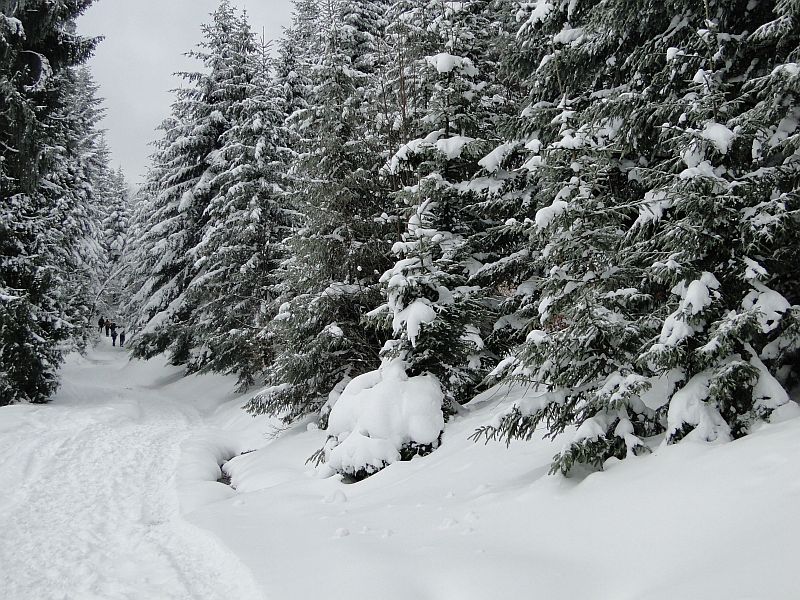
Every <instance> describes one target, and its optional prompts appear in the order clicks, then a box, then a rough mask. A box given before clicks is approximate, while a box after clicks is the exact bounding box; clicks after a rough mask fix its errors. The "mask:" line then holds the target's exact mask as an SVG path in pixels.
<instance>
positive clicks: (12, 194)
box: [0, 0, 96, 404]
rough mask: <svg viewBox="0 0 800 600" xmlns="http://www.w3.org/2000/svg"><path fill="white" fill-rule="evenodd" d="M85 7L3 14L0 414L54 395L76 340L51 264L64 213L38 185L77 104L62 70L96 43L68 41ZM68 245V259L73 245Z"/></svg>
mask: <svg viewBox="0 0 800 600" xmlns="http://www.w3.org/2000/svg"><path fill="white" fill-rule="evenodd" d="M90 3H91V2H90V0H84V1H78V2H71V3H69V4H64V3H61V2H59V3H53V2H48V1H45V0H22V1H15V2H11V3H9V2H5V3H2V10H0V107H2V110H0V197H2V199H3V201H2V202H1V203H0V404H8V403H14V402H23V401H29V402H44V401H46V400H47V399H48V397H49V396H50V395H51V394H52V392H53V391H54V390H55V388H56V386H57V377H56V369H57V367H58V365H59V363H60V360H61V348H60V344H61V343H62V342H63V341H64V340H65V339H68V337H69V335H70V333H72V332H71V330H70V328H69V327H68V326H67V325H68V321H67V320H66V316H67V315H66V313H67V312H69V311H68V310H67V307H65V306H64V305H63V304H62V301H63V300H64V295H63V294H62V292H63V291H64V290H63V287H62V283H63V281H59V277H60V276H61V275H63V272H61V273H59V270H60V267H61V266H62V265H58V264H55V265H54V264H51V263H50V262H49V261H50V260H52V259H53V256H52V254H50V253H49V249H50V244H51V240H50V239H49V234H50V231H49V229H48V227H49V226H50V225H54V224H56V225H57V221H56V220H57V219H58V217H59V211H60V210H61V208H62V207H60V206H59V205H58V204H57V200H58V199H57V198H55V197H54V196H53V195H51V194H48V193H47V191H48V188H47V185H46V184H45V183H44V179H45V178H46V177H49V176H51V175H52V171H51V169H52V168H53V167H54V162H53V161H52V160H49V158H51V157H52V156H53V153H52V149H54V148H55V146H56V144H57V143H59V142H60V141H62V140H63V137H62V138H61V139H59V137H58V136H59V135H62V134H64V133H65V132H63V131H58V129H57V127H56V128H55V129H54V128H52V127H53V126H54V125H56V126H57V124H56V123H54V122H53V119H54V117H55V115H56V114H57V113H58V111H59V109H61V110H62V114H64V112H66V110H67V108H66V105H67V104H68V103H69V102H70V100H71V99H73V98H74V97H72V96H70V94H69V92H68V91H67V90H66V89H65V87H62V86H65V84H66V83H67V82H68V80H69V77H68V76H67V75H65V74H64V73H65V70H66V69H69V68H70V67H72V66H74V65H77V64H79V63H80V62H82V61H83V60H85V59H86V58H87V57H88V56H89V54H90V53H91V52H92V49H93V47H94V45H95V43H96V40H91V39H87V38H83V37H81V36H78V35H76V34H75V32H74V19H75V18H77V17H78V16H79V15H80V14H81V13H82V12H83V11H84V10H85V9H86V8H87V7H88V6H89V4H90ZM46 147H49V148H50V149H51V151H50V152H49V153H47V152H45V153H43V152H42V149H43V148H46ZM73 231H74V230H73ZM61 232H62V231H60V230H59V231H58V234H60V233H61ZM64 241H65V242H66V243H67V244H68V246H67V247H68V248H69V249H72V250H74V249H75V248H76V244H77V243H78V240H76V239H74V238H68V239H65V240H64Z"/></svg>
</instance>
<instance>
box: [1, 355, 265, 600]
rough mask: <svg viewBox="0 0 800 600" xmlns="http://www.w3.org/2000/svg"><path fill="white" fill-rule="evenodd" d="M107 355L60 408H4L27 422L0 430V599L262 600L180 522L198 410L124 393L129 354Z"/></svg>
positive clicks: (90, 365)
mask: <svg viewBox="0 0 800 600" xmlns="http://www.w3.org/2000/svg"><path fill="white" fill-rule="evenodd" d="M104 346H105V344H103V345H102V346H101V347H100V349H99V350H98V351H95V352H93V353H92V354H91V356H92V359H91V360H89V361H84V364H82V365H80V366H78V367H74V371H73V372H72V373H70V375H71V376H70V377H69V379H68V380H66V381H67V382H66V383H65V385H64V388H63V389H62V390H61V391H60V392H59V395H58V397H57V399H56V402H54V403H53V404H52V405H47V406H39V407H33V406H18V407H11V408H10V409H6V410H11V411H17V415H18V417H19V418H20V422H19V423H15V427H13V428H11V429H10V430H8V428H7V429H6V430H3V429H0V456H2V457H3V460H2V462H0V532H2V538H0V598H2V599H3V600H117V599H119V600H134V599H136V600H139V599H141V600H173V599H175V600H177V599H192V600H195V599H198V600H206V599H208V600H216V599H220V600H222V599H226V600H227V599H236V600H250V599H253V600H255V599H258V598H262V596H261V594H260V593H259V592H258V591H257V587H256V584H255V583H254V581H253V579H252V575H251V574H250V572H249V571H247V569H246V568H245V567H244V566H243V565H241V564H240V563H239V562H238V559H236V558H235V557H234V556H233V554H231V553H230V552H229V551H228V550H227V549H226V548H225V547H224V546H223V545H222V544H221V542H219V541H217V540H216V539H215V538H214V537H213V536H212V535H211V534H209V533H207V532H204V531H203V530H200V529H198V528H197V527H195V526H193V525H191V524H189V523H187V522H186V521H184V520H183V519H182V518H181V516H180V514H179V507H178V499H177V494H176V491H175V485H174V481H175V472H176V466H177V463H178V460H179V458H180V445H181V442H182V441H183V440H185V439H186V438H187V437H188V436H189V435H190V432H191V428H192V427H193V426H194V427H196V426H197V425H198V422H199V421H200V415H199V413H198V412H197V411H196V410H194V409H192V408H191V407H187V406H185V405H181V404H180V403H179V402H176V401H175V400H172V399H170V398H169V397H166V396H165V395H163V394H159V393H157V392H154V391H153V390H144V389H142V388H138V389H137V388H136V387H130V388H125V387H124V385H125V378H124V373H123V369H124V366H125V364H126V355H125V354H123V353H122V352H115V353H114V354H112V349H111V348H107V349H106V348H104ZM115 380H116V383H115Z"/></svg>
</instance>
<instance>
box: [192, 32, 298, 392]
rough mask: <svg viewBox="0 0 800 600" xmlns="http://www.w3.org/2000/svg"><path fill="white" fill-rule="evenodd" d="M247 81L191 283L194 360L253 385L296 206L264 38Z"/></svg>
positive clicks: (265, 353) (268, 348)
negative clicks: (288, 188) (289, 199)
mask: <svg viewBox="0 0 800 600" xmlns="http://www.w3.org/2000/svg"><path fill="white" fill-rule="evenodd" d="M247 59H248V63H247V64H248V68H249V70H250V72H249V73H248V75H247V81H248V88H247V90H246V93H245V96H244V97H243V98H242V99H241V100H239V101H238V106H235V107H232V109H231V116H230V117H229V120H230V124H231V125H230V129H228V130H227V131H226V132H225V133H224V134H223V135H222V142H223V145H222V148H221V149H220V150H219V152H217V153H216V155H215V157H214V161H213V163H212V165H211V167H212V171H213V172H214V177H213V178H212V179H211V180H210V182H209V184H210V186H211V188H212V189H214V190H216V195H215V196H214V197H213V198H212V199H211V201H210V202H209V204H208V207H207V208H206V211H205V212H206V215H207V218H208V223H207V225H206V230H205V234H204V235H203V239H202V241H201V242H200V243H199V244H198V246H197V248H196V255H197V259H198V262H199V263H201V264H202V267H201V268H200V270H199V272H198V275H197V276H196V277H195V279H194V280H193V282H192V284H191V285H190V287H189V295H190V297H191V299H192V304H193V305H194V306H195V309H194V310H193V312H192V315H191V318H190V325H191V327H192V330H193V334H194V335H195V337H196V339H197V340H198V343H199V344H200V346H201V347H200V350H199V351H198V353H197V357H196V359H195V363H196V364H195V366H196V368H202V369H206V370H214V371H221V372H234V373H238V375H239V381H240V385H241V386H242V387H243V388H246V387H248V386H250V385H252V384H253V383H254V381H255V377H256V376H257V375H258V374H260V373H262V372H263V371H264V370H265V367H266V365H267V364H269V363H270V362H271V360H272V356H273V354H274V350H273V346H272V342H271V340H270V335H269V332H268V331H266V329H267V325H268V324H269V323H270V321H272V319H273V318H274V317H275V315H276V314H277V309H278V305H277V304H276V293H277V292H276V288H277V286H278V283H279V279H278V276H277V271H278V267H279V266H280V264H281V262H282V261H283V260H284V259H285V258H286V249H285V244H284V239H285V238H286V237H287V236H288V234H289V231H290V228H291V225H292V219H293V214H292V212H291V211H290V210H288V208H287V206H286V204H285V203H286V194H285V192H284V187H285V180H286V176H285V172H286V169H287V163H288V149H287V146H286V143H287V139H288V136H287V134H286V129H285V127H284V111H283V102H282V101H283V98H282V96H281V93H280V92H281V90H280V88H279V86H278V85H277V84H276V83H275V82H274V81H273V79H272V77H271V67H272V65H271V60H270V57H269V49H268V47H267V46H266V43H265V42H263V41H262V44H261V47H260V48H259V49H258V51H257V52H253V53H252V54H250V55H249V56H248V57H247Z"/></svg>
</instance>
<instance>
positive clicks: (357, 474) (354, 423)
mask: <svg viewBox="0 0 800 600" xmlns="http://www.w3.org/2000/svg"><path fill="white" fill-rule="evenodd" d="M443 398H444V395H443V394H442V389H441V386H440V385H439V381H438V380H437V379H436V377H434V376H433V375H420V376H417V377H409V376H408V374H407V373H406V366H405V363H404V362H403V361H402V360H400V359H392V360H387V361H384V363H383V364H382V365H381V367H380V368H379V369H378V370H377V371H370V372H368V373H364V374H363V375H360V376H358V377H356V378H354V379H353V380H352V381H351V382H350V383H349V384H348V385H347V387H346V388H345V389H344V392H342V395H341V397H339V399H338V401H337V402H336V404H335V405H334V406H333V409H332V410H331V413H330V416H329V419H328V432H329V433H330V437H329V438H328V442H327V443H326V445H325V448H324V457H325V461H326V462H327V464H328V466H330V467H331V468H332V469H333V470H334V471H336V472H337V473H342V474H345V475H349V476H351V477H353V478H354V479H363V478H364V477H367V476H369V475H372V474H373V473H376V472H377V471H379V470H381V469H382V468H384V467H385V466H387V465H390V464H392V463H394V462H397V461H399V460H405V459H409V458H411V457H412V456H414V455H417V454H427V453H428V452H430V451H431V450H432V449H435V448H436V447H437V446H438V445H439V438H440V436H441V433H442V430H443V428H444V415H443V413H442V400H443Z"/></svg>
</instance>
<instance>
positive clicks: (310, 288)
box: [248, 0, 391, 421]
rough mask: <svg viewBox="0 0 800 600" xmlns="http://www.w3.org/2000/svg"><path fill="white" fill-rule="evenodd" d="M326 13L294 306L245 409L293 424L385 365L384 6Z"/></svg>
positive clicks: (301, 204) (309, 118)
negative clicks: (379, 78)
mask: <svg viewBox="0 0 800 600" xmlns="http://www.w3.org/2000/svg"><path fill="white" fill-rule="evenodd" d="M321 8H322V14H321V18H320V23H321V24H323V25H322V26H323V27H324V29H323V30H322V32H321V33H320V35H322V36H323V39H322V46H323V47H324V51H323V54H322V56H321V58H320V60H319V63H318V64H317V65H316V66H315V68H314V69H313V83H314V87H313V93H312V97H311V98H310V99H309V107H308V109H307V111H306V113H305V114H304V115H302V119H303V120H304V122H305V125H304V127H303V131H304V133H303V137H304V138H305V141H304V147H303V153H302V155H301V156H300V158H299V164H298V166H297V167H296V174H295V176H294V177H293V179H294V181H293V183H292V186H293V189H292V198H293V203H294V205H295V207H296V209H297V210H298V211H299V212H300V213H302V215H303V216H304V221H303V224H302V227H301V228H299V229H298V230H297V231H296V232H295V233H294V234H293V235H292V236H290V238H289V239H288V246H289V250H290V253H291V258H290V260H288V261H287V262H286V263H285V265H284V267H283V271H284V277H285V284H284V288H285V289H284V293H285V294H286V296H287V297H288V301H287V302H285V303H284V304H283V306H282V307H281V310H280V312H279V314H278V315H277V316H276V318H275V319H274V321H273V324H274V327H273V330H274V335H275V336H276V339H277V343H276V345H277V347H279V348H280V349H281V351H280V353H279V354H278V355H277V357H276V360H275V362H274V364H273V365H272V367H271V368H270V372H269V376H268V379H267V384H268V387H267V388H266V389H265V390H263V391H262V392H261V393H259V394H258V395H257V396H256V397H255V398H254V399H253V400H252V401H251V402H250V404H249V405H248V410H249V411H250V412H252V413H254V414H264V413H269V414H278V415H281V416H283V417H284V418H285V419H286V420H287V421H291V420H293V419H295V418H297V417H299V416H301V415H305V414H310V413H314V412H316V411H319V410H320V409H321V408H322V407H323V406H324V405H325V403H326V402H327V401H328V396H329V394H330V393H331V392H332V391H334V389H335V388H336V389H338V390H339V391H340V390H341V387H342V386H343V384H344V383H346V382H347V380H349V379H350V378H352V377H354V376H356V375H358V374H360V373H363V372H366V371H369V370H371V369H373V368H375V367H377V366H378V364H379V359H378V351H379V349H380V347H381V344H382V341H381V340H380V339H379V338H378V336H377V335H376V333H375V332H373V331H371V330H370V329H369V328H366V327H364V326H363V325H362V323H361V321H362V317H363V316H364V314H365V313H366V312H367V311H368V310H369V309H370V308H372V307H374V306H375V305H376V304H377V303H378V301H379V298H380V295H379V294H380V292H379V289H378V285H377V284H378V278H379V276H380V274H381V273H383V272H384V270H385V269H386V267H387V266H388V265H387V254H388V250H389V248H390V243H389V240H390V239H391V230H390V228H389V227H388V226H387V224H386V220H385V219H382V218H381V215H382V214H384V213H385V212H386V208H385V198H386V195H385V191H384V189H382V186H381V181H380V179H379V177H378V176H377V174H378V171H379V169H380V166H381V164H382V162H383V160H385V157H383V156H382V155H381V154H380V153H379V148H380V140H379V139H378V138H377V136H376V132H375V125H374V123H375V120H374V119H370V118H369V110H370V106H369V105H365V103H364V102H363V99H364V97H365V95H366V93H367V91H366V88H367V87H368V86H369V85H370V82H371V81H372V79H373V77H374V64H375V61H374V59H373V58H371V57H370V55H371V54H373V53H374V52H375V45H374V38H375V36H376V35H377V34H378V33H379V31H380V28H381V15H382V11H383V4H382V3H381V2H376V1H373V2H355V1H351V0H326V1H325V2H323V3H322V7H321ZM337 386H338V387H337Z"/></svg>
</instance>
